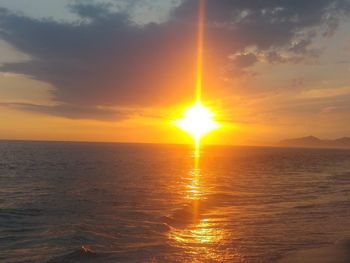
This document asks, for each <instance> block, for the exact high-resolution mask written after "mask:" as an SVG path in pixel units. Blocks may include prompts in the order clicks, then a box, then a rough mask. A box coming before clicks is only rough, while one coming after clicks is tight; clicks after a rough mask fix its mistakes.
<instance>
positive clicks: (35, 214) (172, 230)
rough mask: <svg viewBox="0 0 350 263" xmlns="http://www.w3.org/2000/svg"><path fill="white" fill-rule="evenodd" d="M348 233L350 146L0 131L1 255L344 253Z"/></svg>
mask: <svg viewBox="0 0 350 263" xmlns="http://www.w3.org/2000/svg"><path fill="white" fill-rule="evenodd" d="M349 237H350V150H345V149H301V148H277V147H276V148H274V147H248V146H203V147H201V148H200V149H193V147H192V146H190V145H187V146H186V145H157V144H121V143H82V142H79V143H78V142H34V141H0V262H3V263H10V262H11V263H14V262H26V263H31V262H39V263H41V262H47V263H73V262H74V263H77V262H78V263H79V262H98V263H99V262H107V263H108V262H233V263H234V262H252V263H255V262H263V263H265V262H267V263H268V262H324V261H322V260H327V259H331V260H330V261H329V262H338V261H336V260H335V256H334V253H333V252H334V251H338V252H339V251H340V250H342V253H343V254H344V255H345V254H349V253H348V252H350V249H349V248H350V245H349V244H350V242H349ZM332 247H334V248H335V250H332ZM340 247H341V248H340ZM330 250H332V251H333V252H329V251H330ZM305 251H306V252H305ZM307 251H311V252H316V254H317V253H318V255H321V258H320V259H319V260H317V259H315V258H314V257H313V256H312V257H309V254H308V252H307ZM322 251H323V252H322ZM327 251H328V252H329V253H328V252H327ZM344 251H345V252H344ZM330 255H331V256H330ZM307 257H309V258H308V259H306V258H307ZM333 257H334V258H333ZM293 258H294V259H293ZM302 260H304V261H302ZM312 260H315V261H312ZM327 262H328V261H327ZM339 262H340V261H339ZM341 262H350V259H349V258H347V259H344V261H341Z"/></svg>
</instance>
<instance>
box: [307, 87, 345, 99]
mask: <svg viewBox="0 0 350 263" xmlns="http://www.w3.org/2000/svg"><path fill="white" fill-rule="evenodd" d="M346 95H350V87H340V88H326V89H312V90H306V91H303V92H302V93H301V97H303V98H327V97H338V96H346Z"/></svg>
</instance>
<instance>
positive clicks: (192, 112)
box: [176, 101, 219, 144]
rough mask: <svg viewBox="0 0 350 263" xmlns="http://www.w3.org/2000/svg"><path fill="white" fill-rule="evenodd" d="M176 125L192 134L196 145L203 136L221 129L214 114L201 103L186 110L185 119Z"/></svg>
mask: <svg viewBox="0 0 350 263" xmlns="http://www.w3.org/2000/svg"><path fill="white" fill-rule="evenodd" d="M176 125H177V126H178V127H180V128H181V129H182V130H184V131H186V132H188V133H189V134H191V135H192V136H193V138H194V140H195V142H196V144H198V143H199V141H200V139H201V137H202V136H203V135H205V134H207V133H209V132H210V131H212V130H214V129H215V128H217V127H219V124H218V123H217V122H216V121H215V120H214V113H213V112H212V111H211V110H210V109H209V108H207V107H205V106H204V105H203V104H202V103H201V102H199V101H198V102H196V104H194V105H193V106H191V107H189V108H187V109H186V110H185V112H184V116H183V118H181V119H179V120H177V121H176Z"/></svg>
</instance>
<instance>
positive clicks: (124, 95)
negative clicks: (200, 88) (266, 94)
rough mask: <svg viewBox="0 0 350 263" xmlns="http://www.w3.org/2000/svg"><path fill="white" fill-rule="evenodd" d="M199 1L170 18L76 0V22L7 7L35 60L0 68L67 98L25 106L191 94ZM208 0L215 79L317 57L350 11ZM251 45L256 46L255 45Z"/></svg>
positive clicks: (82, 107)
mask: <svg viewBox="0 0 350 263" xmlns="http://www.w3.org/2000/svg"><path fill="white" fill-rule="evenodd" d="M197 3H198V1H193V0H185V1H182V2H181V4H180V5H178V6H176V7H174V9H173V10H172V11H171V13H170V15H169V17H168V19H167V20H166V21H162V22H159V23H148V24H143V25H141V24H137V23H135V22H133V21H132V20H131V19H130V17H129V16H128V14H127V13H126V12H118V11H115V10H113V8H111V6H110V5H109V4H97V3H95V4H91V3H90V4H86V3H85V4H81V3H78V4H77V3H76V4H72V5H70V6H69V8H70V11H71V12H74V13H75V14H76V15H78V16H79V17H80V20H79V21H77V22H64V21H56V20H50V19H34V18H30V17H26V16H24V15H21V14H18V13H13V12H11V11H9V10H7V9H4V8H1V9H0V38H1V39H3V40H5V41H6V42H8V43H9V44H11V45H12V46H13V47H15V48H16V49H17V50H19V51H21V52H23V53H25V54H28V55H30V57H31V60H29V61H25V62H17V63H5V64H3V65H2V66H0V71H2V72H8V73H16V74H25V75H28V76H30V77H31V78H34V79H37V80H41V81H44V82H47V83H50V84H51V85H52V86H53V87H54V90H53V91H52V92H53V96H54V98H55V102H56V103H57V104H58V105H61V106H55V107H56V108H55V107H54V108H52V107H51V108H47V107H41V106H38V107H37V108H35V107H36V106H33V105H31V106H30V105H27V106H26V107H23V108H24V109H27V110H33V109H35V110H36V111H41V112H44V113H48V114H57V113H60V114H61V115H64V116H66V117H72V118H74V117H76V116H80V117H84V116H85V117H88V115H91V116H94V118H103V114H106V115H107V116H111V115H110V113H108V112H105V111H101V107H111V106H142V107H143V106H154V105H162V104H163V105H164V104H169V103H175V102H178V101H181V100H182V99H183V98H191V97H193V96H194V92H193V86H194V82H195V61H196V59H195V55H196V32H197V31H196V30H197V28H196V14H197ZM206 5H207V8H206V9H207V20H206V23H207V24H206V47H205V61H206V65H207V66H206V68H205V69H204V70H205V73H206V74H205V78H206V79H205V83H206V84H207V85H208V87H210V86H215V87H217V86H220V85H222V86H224V83H221V81H222V79H223V78H222V77H223V76H222V74H224V75H226V76H225V77H229V78H232V77H235V76H238V75H239V74H243V73H244V72H247V69H248V68H250V67H251V66H253V65H254V64H255V63H256V62H258V61H259V60H260V59H261V58H262V57H264V56H265V58H268V59H266V61H267V62H274V63H289V62H294V63H301V62H303V61H302V60H301V59H300V58H301V57H304V56H305V57H310V56H311V57H313V58H314V57H317V55H318V53H317V52H316V51H315V49H313V46H312V45H313V40H314V38H315V36H316V35H317V34H316V33H317V32H321V33H323V35H325V36H328V35H331V33H332V32H333V31H334V30H335V29H336V26H337V24H338V22H339V17H340V16H341V15H342V14H344V12H346V11H347V10H349V5H348V4H347V1H341V0H308V1H304V0H283V1H278V0H265V1H246V0H220V1H206ZM252 47H253V49H254V50H255V52H249V51H247V50H249V49H251V48H252ZM285 52H288V59H285V57H283V54H285ZM297 58H299V60H298V59H297ZM293 59H294V60H293ZM233 68H234V69H235V71H232V69H233ZM225 69H226V70H225ZM219 72H220V74H219ZM222 72H223V73H222ZM213 83H214V84H216V85H211V84H213ZM67 105H68V106H67ZM31 107H32V108H31ZM33 107H34V108H33ZM68 109H69V110H68ZM75 111H76V112H77V113H74V112H75ZM95 111H96V114H94V112H95ZM112 115H113V114H112ZM108 118H109V117H108ZM117 118H118V117H117Z"/></svg>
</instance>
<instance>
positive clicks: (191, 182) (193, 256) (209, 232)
mask: <svg viewBox="0 0 350 263" xmlns="http://www.w3.org/2000/svg"><path fill="white" fill-rule="evenodd" d="M200 155H201V151H200V148H199V145H196V147H195V149H194V152H193V155H192V156H193V168H192V169H191V170H190V171H189V173H188V178H186V179H187V180H186V182H187V183H186V185H185V186H184V187H185V195H184V201H186V203H188V204H189V205H188V206H189V209H190V210H191V211H190V215H191V216H192V218H191V220H189V221H188V223H187V224H184V225H183V226H180V227H172V228H171V231H170V233H169V240H170V242H171V245H173V246H175V247H177V248H180V249H181V250H183V251H184V252H185V256H186V257H185V258H186V260H187V261H188V262H202V261H203V260H204V261H208V260H209V261H219V262H220V261H222V260H223V259H224V257H225V255H223V254H222V251H221V253H220V252H219V251H218V249H217V248H218V246H219V245H220V244H221V242H222V240H223V238H224V229H223V228H222V226H221V225H220V222H219V221H218V220H216V219H215V217H212V216H209V215H206V213H207V212H209V211H208V207H206V204H205V203H206V201H207V197H206V195H207V194H208V188H206V187H205V186H204V185H203V182H202V179H203V175H202V173H201V169H200V162H199V161H200ZM187 261H186V262H187Z"/></svg>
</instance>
